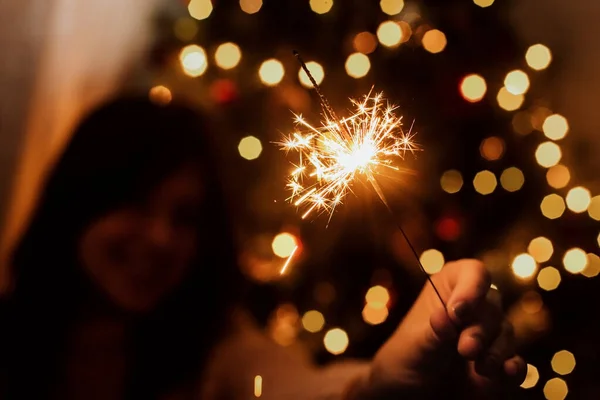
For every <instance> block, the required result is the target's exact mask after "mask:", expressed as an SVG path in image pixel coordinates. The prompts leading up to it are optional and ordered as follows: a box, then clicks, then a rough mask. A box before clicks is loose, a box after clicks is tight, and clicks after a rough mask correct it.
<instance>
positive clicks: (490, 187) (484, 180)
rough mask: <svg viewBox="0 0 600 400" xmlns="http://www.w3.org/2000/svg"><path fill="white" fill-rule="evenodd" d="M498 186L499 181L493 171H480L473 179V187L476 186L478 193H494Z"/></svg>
mask: <svg viewBox="0 0 600 400" xmlns="http://www.w3.org/2000/svg"><path fill="white" fill-rule="evenodd" d="M496 186H498V181H497V180H496V175H494V173H493V172H491V171H487V170H486V171H480V172H478V173H477V175H475V178H474V179H473V187H475V190H476V191H477V193H480V194H483V195H486V194H490V193H493V192H494V190H496Z"/></svg>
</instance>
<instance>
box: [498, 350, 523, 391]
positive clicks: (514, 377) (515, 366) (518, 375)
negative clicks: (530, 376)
mask: <svg viewBox="0 0 600 400" xmlns="http://www.w3.org/2000/svg"><path fill="white" fill-rule="evenodd" d="M503 367H504V373H505V374H506V376H507V378H508V380H509V381H510V382H512V383H514V384H515V385H521V384H522V383H523V381H525V377H526V376H527V364H526V363H525V360H523V359H522V358H521V357H519V356H514V357H512V358H510V359H508V360H506V361H505V362H504V365H503Z"/></svg>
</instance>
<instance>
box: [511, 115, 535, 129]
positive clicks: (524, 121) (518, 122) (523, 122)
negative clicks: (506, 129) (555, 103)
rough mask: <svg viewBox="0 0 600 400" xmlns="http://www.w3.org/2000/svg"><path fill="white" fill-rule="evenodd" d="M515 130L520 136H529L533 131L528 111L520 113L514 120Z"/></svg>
mask: <svg viewBox="0 0 600 400" xmlns="http://www.w3.org/2000/svg"><path fill="white" fill-rule="evenodd" d="M512 126H513V130H514V131H515V132H516V133H518V134H519V135H528V134H530V133H531V132H532V131H533V126H532V124H531V114H529V112H527V111H519V112H518V113H516V114H515V115H514V116H513V119H512Z"/></svg>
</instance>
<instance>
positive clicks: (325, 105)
mask: <svg viewBox="0 0 600 400" xmlns="http://www.w3.org/2000/svg"><path fill="white" fill-rule="evenodd" d="M293 53H294V56H295V57H296V58H297V60H298V62H299V63H300V66H301V67H302V69H303V70H304V72H305V73H306V75H307V76H308V78H309V80H310V82H311V84H312V85H313V87H314V89H315V91H316V92H317V95H318V96H319V99H320V102H321V106H322V107H323V110H324V112H325V113H327V114H329V115H328V117H329V118H330V119H331V120H332V121H333V122H335V123H336V124H338V126H339V127H340V128H341V130H342V132H343V133H344V134H345V135H347V137H348V138H350V139H351V138H352V135H350V133H349V132H348V131H347V128H346V125H345V124H344V123H343V121H342V120H340V119H339V118H337V116H336V114H335V112H334V111H333V108H332V107H331V106H330V105H329V102H328V101H327V98H326V97H325V96H324V95H323V93H322V92H321V89H320V87H319V85H318V84H317V82H316V80H315V78H314V77H313V76H312V74H311V73H310V71H309V70H308V67H307V66H306V63H305V62H304V60H302V57H301V56H300V54H299V53H298V52H297V51H296V50H294V51H293ZM367 179H368V181H369V183H371V186H372V187H373V189H374V190H375V193H377V196H379V199H380V200H381V202H382V203H383V205H384V206H385V208H386V209H387V210H388V212H389V213H390V214H391V216H392V219H393V220H394V223H395V225H396V227H397V228H398V230H400V233H401V234H402V236H403V238H404V240H405V241H406V243H407V244H408V247H409V248H410V250H411V252H412V254H413V255H414V256H415V259H416V260H417V263H418V264H419V268H420V269H421V271H422V272H423V273H424V274H425V276H426V277H427V280H428V281H429V283H430V284H431V287H432V288H433V290H434V291H435V294H436V295H437V297H438V299H439V300H440V302H441V303H442V305H443V306H444V309H445V310H447V308H446V302H445V301H444V299H443V298H442V296H441V294H440V292H439V290H438V289H437V287H436V286H435V284H434V283H433V280H432V279H431V276H430V275H429V274H428V273H427V271H426V270H425V267H423V264H422V263H421V260H420V259H419V255H418V253H417V251H416V250H415V248H414V246H413V245H412V243H411V241H410V240H409V238H408V235H407V234H406V232H405V231H404V229H403V228H402V226H401V225H400V223H399V222H398V218H397V217H396V214H395V213H394V211H393V210H392V208H391V207H390V205H389V203H388V201H387V199H386V197H385V195H384V194H383V191H382V190H381V187H380V186H379V183H378V182H377V180H376V179H375V177H374V176H373V174H372V173H368V174H367ZM311 193H312V192H309V193H308V194H307V195H305V196H308V195H310V194H311ZM300 202H301V201H300ZM300 202H297V203H296V204H299V203H300ZM307 214H308V213H307ZM305 215H306V214H305ZM295 250H296V249H294V251H295ZM293 253H294V252H292V254H291V255H290V257H289V258H288V260H287V262H286V263H285V265H284V267H283V268H282V272H283V271H285V269H286V268H287V266H288V264H289V261H290V259H291V258H292V256H293ZM446 312H447V311H446Z"/></svg>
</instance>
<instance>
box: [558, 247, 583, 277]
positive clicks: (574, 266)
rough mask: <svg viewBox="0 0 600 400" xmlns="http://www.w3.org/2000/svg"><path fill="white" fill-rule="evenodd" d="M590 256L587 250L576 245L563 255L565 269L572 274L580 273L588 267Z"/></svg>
mask: <svg viewBox="0 0 600 400" xmlns="http://www.w3.org/2000/svg"><path fill="white" fill-rule="evenodd" d="M587 264H588V258H587V254H586V253H585V251H583V250H581V249H579V248H577V247H575V248H572V249H569V250H567V252H566V253H565V256H564V257H563V265H564V266H565V270H567V271H568V272H570V273H572V274H579V273H581V272H583V270H585V267H587Z"/></svg>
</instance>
